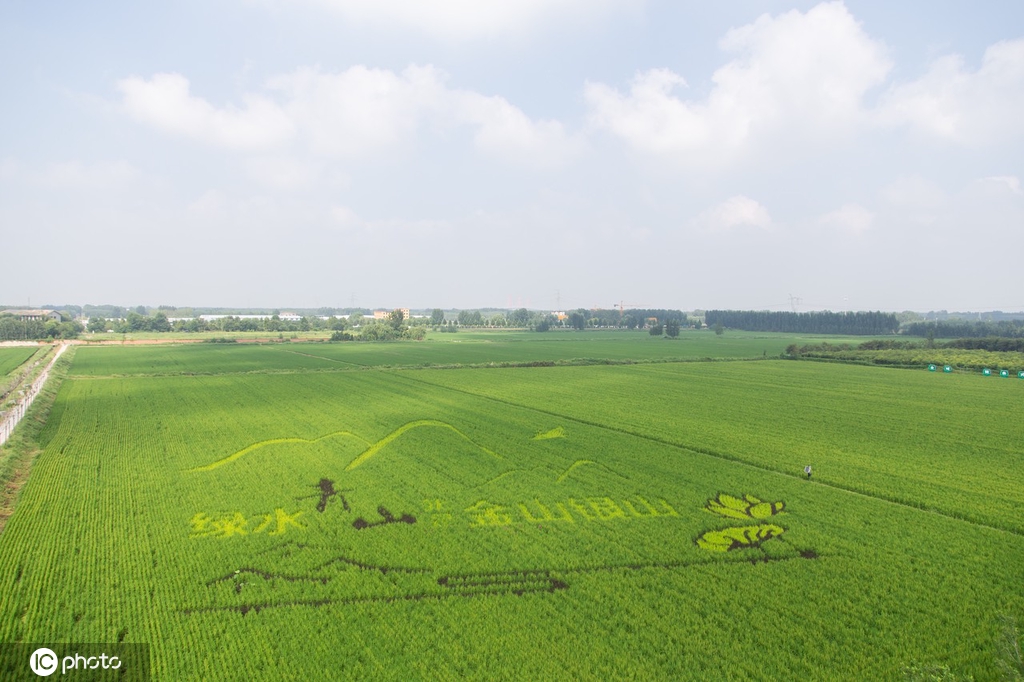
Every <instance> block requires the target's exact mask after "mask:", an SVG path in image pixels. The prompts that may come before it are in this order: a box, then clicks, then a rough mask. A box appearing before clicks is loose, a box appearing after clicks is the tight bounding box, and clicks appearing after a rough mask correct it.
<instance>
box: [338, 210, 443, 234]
mask: <svg viewBox="0 0 1024 682" xmlns="http://www.w3.org/2000/svg"><path fill="white" fill-rule="evenodd" d="M328 215H329V217H330V219H331V221H332V222H333V223H334V224H335V225H336V226H337V227H339V228H341V229H342V230H345V231H348V232H361V233H363V234H372V233H398V234H400V235H401V236H412V237H432V236H437V235H439V234H443V233H447V232H449V231H450V230H451V229H452V225H451V223H449V222H448V221H446V220H431V219H412V220H410V219H406V218H389V219H385V220H366V219H365V218H363V217H362V216H360V215H359V214H358V213H356V212H355V211H353V210H352V209H351V208H349V207H348V206H332V207H331V208H330V210H329V211H328Z"/></svg>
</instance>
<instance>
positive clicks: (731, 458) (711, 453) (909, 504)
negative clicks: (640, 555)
mask: <svg viewBox="0 0 1024 682" xmlns="http://www.w3.org/2000/svg"><path fill="white" fill-rule="evenodd" d="M396 376H402V377H403V378H407V379H409V380H410V381H415V382H418V383H421V384H425V385H428V386H432V387H435V388H445V389H447V390H450V391H456V392H458V393H463V394H465V395H469V396H473V397H475V398H483V399H485V400H491V401H494V402H496V403H501V404H503V405H508V406H509V407H518V408H521V409H525V410H530V411H533V412H537V413H540V414H545V415H548V416H551V417H558V418H559V419H565V420H568V421H572V422H576V423H578V424H584V425H586V426H593V427H596V428H599V429H604V430H607V431H614V432H616V433H621V434H624V435H627V436H633V437H636V438H641V439H643V440H647V441H650V442H652V443H659V444H661V445H668V446H670V447H673V448H676V449H679V450H683V451H686V452H692V453H695V454H699V455H704V456H706V457H713V458H715V459H719V460H723V461H726V462H732V463H734V464H739V465H742V466H746V467H750V468H752V469H758V470H760V471H765V472H768V473H772V474H775V475H778V476H784V477H786V478H788V479H793V480H802V477H801V476H799V475H797V474H792V473H789V472H787V471H783V470H781V469H776V468H774V467H770V466H767V465H764V464H758V463H756V462H751V461H749V460H746V459H743V458H741V457H738V456H736V455H732V454H729V453H725V452H721V451H716V450H711V449H709V448H704V447H700V446H693V445H686V444H683V443H678V442H674V441H671V440H668V439H666V438H659V437H658V436H652V435H650V434H645V433H638V432H635V431H631V430H629V429H624V428H619V427H615V426H609V425H607V424H601V423H598V422H593V421H589V420H586V419H582V418H579V417H573V416H570V415H566V414H562V413H559V412H554V411H552V410H545V409H543V408H539V407H533V406H530V405H525V404H522V403H517V402H515V401H512V400H506V399H503V398H496V397H494V396H489V395H486V394H483V393H474V392H472V391H468V390H466V389H462V388H454V387H452V386H444V385H442V384H434V383H431V382H429V381H425V380H423V379H419V378H415V377H410V376H408V375H406V374H404V373H403V374H402V375H397V374H396ZM807 483H808V485H817V486H822V487H826V488H830V489H834V490H839V491H842V492H845V493H849V494H851V495H859V496H861V497H865V498H869V499H873V500H878V501H880V502H886V503H889V504H894V505H898V506H900V507H905V508H908V509H913V510H915V511H920V512H925V513H929V514H935V515H937V516H941V517H943V518H947V519H951V520H954V521H960V522H963V523H967V524H970V525H972V526H976V527H978V528H986V529H989V530H994V531H998V532H1002V533H1008V534H1010V535H1015V536H1017V537H1024V531H1020V530H1017V529H1014V528H1010V527H1003V526H996V525H992V524H989V523H985V522H984V521H979V520H976V519H973V518H971V517H969V516H957V515H954V514H951V513H948V512H944V511H942V510H940V509H936V508H934V507H929V506H923V505H921V504H918V503H915V502H914V501H912V500H904V499H900V498H898V497H892V496H887V495H881V494H877V493H870V492H865V491H862V490H857V489H856V488H853V487H850V486H844V485H841V484H839V483H831V482H822V481H820V480H817V481H808V482H807Z"/></svg>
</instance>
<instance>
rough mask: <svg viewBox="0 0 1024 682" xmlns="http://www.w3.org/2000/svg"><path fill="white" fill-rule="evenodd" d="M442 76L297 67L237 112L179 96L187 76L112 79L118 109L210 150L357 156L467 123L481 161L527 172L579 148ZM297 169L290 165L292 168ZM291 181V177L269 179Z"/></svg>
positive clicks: (548, 126)
mask: <svg viewBox="0 0 1024 682" xmlns="http://www.w3.org/2000/svg"><path fill="white" fill-rule="evenodd" d="M446 81H447V74H445V73H444V72H443V71H441V70H440V69H437V68H435V67H433V66H429V65H428V66H417V65H411V66H409V67H407V68H405V69H404V70H402V71H401V72H400V73H396V72H394V71H390V70H387V69H371V68H368V67H366V66H361V65H360V66H353V67H351V68H349V69H346V70H344V71H341V72H337V73H325V72H322V71H320V70H319V69H316V68H300V69H297V70H296V71H294V72H292V73H289V74H285V75H281V76H276V77H274V78H272V79H270V80H269V81H268V82H267V84H266V89H267V90H269V91H271V92H273V93H274V94H275V95H276V96H277V99H279V100H280V104H278V103H276V102H275V100H273V99H271V98H270V97H267V96H265V95H260V94H252V93H249V94H246V95H245V97H244V101H245V102H246V106H245V108H243V109H239V108H237V107H232V106H226V107H224V108H216V107H214V106H212V105H210V104H209V103H208V102H206V101H205V100H202V99H199V98H196V97H194V96H192V95H191V94H189V83H188V80H187V79H185V78H184V77H183V76H180V75H178V74H157V75H155V76H153V78H152V79H150V80H149V81H145V80H142V79H138V78H129V79H125V80H122V81H121V82H120V83H119V88H120V89H121V91H122V93H123V96H124V107H125V109H126V110H127V111H128V112H129V113H130V114H131V115H133V116H134V117H135V118H137V119H138V120H141V121H143V122H145V123H148V124H150V125H152V126H153V127H155V128H157V129H160V130H164V131H168V132H172V133H175V134H179V135H183V136H187V137H192V138H194V139H199V140H202V141H205V142H207V143H210V144H215V145H218V146H223V147H229V148H235V149H242V150H265V149H271V148H274V147H283V146H284V143H285V142H288V141H289V140H293V139H297V140H299V141H301V142H302V143H304V144H305V145H306V147H307V148H308V150H309V151H310V152H311V153H312V154H313V155H316V156H328V157H346V158H365V157H367V156H369V155H371V154H374V153H377V152H380V151H388V150H398V149H402V148H404V147H408V146H409V144H410V143H411V142H414V141H415V139H416V137H417V135H419V134H420V132H421V130H422V129H424V128H430V129H432V130H444V129H449V128H453V127H458V126H468V127H470V128H472V129H474V130H475V133H474V144H475V146H476V148H477V149H478V150H479V151H480V152H482V153H484V154H487V155H490V156H494V157H498V158H502V159H506V160H509V161H512V162H515V163H521V164H524V165H529V166H539V167H545V166H555V165H559V164H560V163H562V162H564V161H565V160H567V159H569V158H571V157H572V156H573V155H574V154H575V153H577V152H578V151H579V150H580V149H581V148H582V143H581V141H580V140H579V139H577V138H573V137H571V136H570V135H568V134H567V133H566V132H565V130H564V129H563V127H562V125H561V124H560V123H558V122H556V121H534V120H532V119H530V117H529V116H527V115H526V114H525V113H524V112H523V111H522V110H521V109H519V108H517V107H515V106H513V105H512V104H510V103H509V102H508V101H506V100H505V99H503V98H501V97H497V96H486V95H482V94H480V93H477V92H473V91H469V90H460V89H456V88H450V87H448V86H447V84H446ZM293 170H297V169H293ZM255 172H256V173H258V174H260V175H262V176H263V177H264V179H268V180H270V181H271V183H273V182H285V183H287V182H291V181H292V180H293V179H297V178H296V177H295V176H296V173H294V172H293V173H290V176H291V177H283V176H281V175H280V174H278V175H279V177H277V178H276V180H275V178H274V177H272V174H268V173H266V172H261V171H260V169H258V168H256V169H255Z"/></svg>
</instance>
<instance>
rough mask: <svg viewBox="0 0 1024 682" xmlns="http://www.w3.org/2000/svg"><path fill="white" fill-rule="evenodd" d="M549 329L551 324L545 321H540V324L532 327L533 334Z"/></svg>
mask: <svg viewBox="0 0 1024 682" xmlns="http://www.w3.org/2000/svg"><path fill="white" fill-rule="evenodd" d="M549 329H551V323H550V322H548V321H547V320H546V319H545V320H541V321H540V322H538V323H537V324H535V325H534V326H533V331H535V332H546V331H548V330H549Z"/></svg>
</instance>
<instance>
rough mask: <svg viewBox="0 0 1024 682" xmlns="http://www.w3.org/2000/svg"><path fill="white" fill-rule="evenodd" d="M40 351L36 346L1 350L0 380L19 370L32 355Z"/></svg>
mask: <svg viewBox="0 0 1024 682" xmlns="http://www.w3.org/2000/svg"><path fill="white" fill-rule="evenodd" d="M37 350H38V348H37V347H36V346H10V347H6V348H0V379H2V378H3V377H5V376H7V375H8V374H10V373H11V372H13V371H14V370H16V369H18V367H20V366H21V365H22V364H24V363H25V361H26V360H28V359H29V358H30V357H32V354H33V353H35V352H36V351H37Z"/></svg>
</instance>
